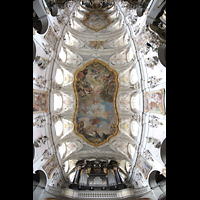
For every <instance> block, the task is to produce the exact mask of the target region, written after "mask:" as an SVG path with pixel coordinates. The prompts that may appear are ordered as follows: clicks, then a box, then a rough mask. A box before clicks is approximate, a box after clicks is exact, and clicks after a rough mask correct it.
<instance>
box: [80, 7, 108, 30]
mask: <svg viewBox="0 0 200 200" xmlns="http://www.w3.org/2000/svg"><path fill="white" fill-rule="evenodd" d="M90 13H93V14H96V13H100V14H101V13H104V14H105V15H106V19H107V20H108V24H107V25H105V26H104V27H103V28H100V29H96V28H92V27H90V26H88V25H87V24H85V23H86V20H87V14H90ZM82 23H83V24H84V25H85V26H86V27H87V28H89V29H91V30H93V31H96V32H98V31H101V30H103V29H104V28H106V27H107V26H109V25H110V24H111V21H110V18H109V14H108V13H105V12H103V11H97V10H95V11H92V12H87V13H84V18H83V21H82Z"/></svg>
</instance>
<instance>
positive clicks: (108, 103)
mask: <svg viewBox="0 0 200 200" xmlns="http://www.w3.org/2000/svg"><path fill="white" fill-rule="evenodd" d="M118 87H119V83H118V73H117V72H116V71H115V70H114V69H111V68H110V67H109V65H108V64H106V63H104V62H103V61H100V60H98V59H94V60H92V61H89V62H88V63H86V64H85V65H84V66H83V67H82V68H81V69H78V70H77V71H76V72H75V74H74V83H73V88H74V93H75V95H76V108H75V112H74V119H73V123H74V125H75V129H74V131H75V133H76V134H77V135H79V136H81V137H82V138H83V139H84V140H86V142H88V143H89V144H92V145H94V146H99V145H102V144H104V143H105V142H107V141H108V140H109V139H110V138H111V137H113V136H115V135H116V134H117V133H118V124H119V116H118V112H117V107H116V97H117V93H118Z"/></svg>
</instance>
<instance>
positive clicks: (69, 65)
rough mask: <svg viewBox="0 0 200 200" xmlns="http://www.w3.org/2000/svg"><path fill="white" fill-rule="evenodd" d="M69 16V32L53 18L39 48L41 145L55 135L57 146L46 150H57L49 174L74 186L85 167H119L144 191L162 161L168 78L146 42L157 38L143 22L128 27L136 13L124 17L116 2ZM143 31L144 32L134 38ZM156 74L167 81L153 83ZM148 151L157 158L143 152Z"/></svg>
mask: <svg viewBox="0 0 200 200" xmlns="http://www.w3.org/2000/svg"><path fill="white" fill-rule="evenodd" d="M121 7H122V6H121ZM62 12H63V13H64V14H63V13H62V15H64V16H67V17H66V18H65V19H64V18H63V19H60V21H61V22H62V23H59V24H62V27H63V28H62V29H60V30H59V29H58V27H56V26H55V24H54V25H53V23H54V21H53V20H54V19H53V18H50V21H52V23H51V25H50V26H49V29H48V30H47V31H46V33H45V34H44V35H43V36H42V37H43V38H42V39H41V37H38V38H39V39H38V40H37V41H38V43H36V47H37V51H36V54H37V55H40V56H37V55H36V59H35V61H34V67H35V66H37V67H35V68H34V79H33V80H34V89H33V114H34V115H35V116H34V123H33V126H34V128H44V129H45V130H44V131H43V132H42V131H40V130H37V131H36V136H37V137H38V138H39V139H40V138H42V136H43V135H44V133H46V132H49V133H51V135H50V134H49V136H48V137H49V138H48V142H51V143H50V145H49V143H48V142H46V141H45V140H44V141H42V140H41V143H42V142H43V144H44V145H45V142H46V145H47V143H48V145H49V146H50V147H49V146H46V147H48V148H49V149H50V148H52V147H55V149H53V148H52V149H53V150H51V152H50V151H49V152H48V151H45V153H44V155H43V157H44V159H45V158H46V159H47V160H48V161H49V162H47V160H46V161H45V162H44V163H45V164H44V165H42V166H45V167H44V168H42V169H44V170H45V172H46V173H47V174H48V177H51V176H53V175H52V174H53V170H55V169H56V168H57V167H58V166H59V167H60V169H61V170H62V173H63V174H64V177H65V178H66V179H70V177H73V176H74V175H73V173H75V165H76V162H77V161H79V160H90V161H91V160H92V161H94V160H100V161H101V162H104V161H106V162H110V160H115V161H117V162H118V164H119V166H120V173H122V174H123V175H124V177H126V178H128V176H129V173H130V171H131V173H133V168H134V167H136V168H137V169H136V170H135V171H134V173H135V174H134V176H135V177H136V180H137V181H138V182H139V183H138V182H137V181H136V182H134V184H135V186H138V187H142V185H143V182H142V181H144V183H145V184H146V182H145V179H147V177H148V174H149V173H150V170H151V169H154V168H153V166H154V165H153V164H152V160H153V161H154V160H155V162H159V161H160V160H159V161H157V160H158V158H157V160H156V159H155V158H152V154H151V152H154V153H155V152H156V153H157V152H158V151H157V148H158V147H159V145H161V142H160V141H163V140H164V138H163V135H164V134H163V133H165V129H164V128H163V127H164V125H165V112H166V105H165V102H166V89H165V86H164V84H163V83H165V78H164V75H165V74H164V73H163V74H164V75H162V73H161V72H163V71H164V70H163V69H161V68H159V67H157V68H156V67H155V66H156V65H157V64H159V65H160V63H159V62H158V59H156V58H155V59H154V57H155V51H152V52H151V55H150V53H149V54H148V53H147V52H148V49H147V47H146V46H145V43H146V42H149V37H150V35H151V34H150V32H149V31H147V30H146V29H145V25H144V24H142V23H143V22H142V23H141V24H137V23H136V26H135V29H134V30H132V29H131V28H130V27H129V25H127V20H128V19H129V18H130V16H132V14H129V15H128V14H127V13H128V12H124V16H125V17H124V16H123V14H122V12H121V8H120V7H119V6H117V4H115V1H112V0H107V1H99V0H94V1H88V0H86V1H84V0H83V1H80V2H79V1H72V2H69V6H67V7H66V10H65V11H63V10H62ZM62 15H61V13H60V16H62ZM126 15H128V17H127V18H126ZM60 16H59V17H60ZM132 17H133V16H132ZM131 20H133V19H132V18H131ZM58 21H59V18H58ZM131 23H132V22H131ZM137 26H140V27H141V29H140V31H138V37H135V38H133V33H134V34H136V33H137V31H136V30H137ZM55 27H56V28H55ZM147 33H148V34H147ZM34 34H35V35H36V36H37V35H38V33H34ZM58 35H59V37H58ZM154 39H155V38H154ZM38 49H39V50H38ZM153 70H154V71H153ZM156 70H157V71H156ZM162 70H163V71H162ZM157 72H158V74H159V75H162V77H156V76H154V74H155V73H157ZM38 74H39V75H40V76H39V75H38ZM44 77H45V78H44ZM157 85H159V87H158V88H156V89H153V88H154V87H156V86H157ZM47 89H48V90H47ZM46 90H47V91H46ZM47 113H48V114H47ZM154 115H155V116H154ZM157 116H158V117H157ZM159 117H160V118H161V119H160V118H159ZM45 123H46V126H49V127H48V128H46V127H45ZM154 127H156V128H158V127H159V128H160V129H162V131H160V132H159V131H157V132H156V131H155V130H152V128H154ZM148 132H150V133H152V135H151V136H150V137H149V135H148ZM45 139H46V138H45ZM144 141H145V142H146V141H147V142H146V143H145V142H144ZM35 144H36V142H35ZM36 145H38V146H39V145H40V140H39V142H38V143H37V144H36ZM152 146H153V147H152ZM147 147H148V148H152V149H150V150H151V152H150V151H149V152H150V153H149V152H148V151H146V153H143V151H144V149H145V148H147ZM154 147H155V148H156V150H155V148H154ZM42 148H43V149H42ZM42 148H41V149H40V150H38V151H37V152H36V154H38V155H39V152H42V151H43V150H44V148H45V147H44V146H42ZM153 148H154V149H153ZM53 152H54V153H53ZM140 154H141V155H140ZM142 154H143V155H142ZM157 154H159V153H157ZM55 155H56V156H55ZM159 159H160V158H159ZM40 160H41V159H40ZM56 160H58V161H59V165H57V164H56ZM146 160H149V161H148V162H147V161H146ZM51 162H52V163H53V162H54V163H53V165H52V166H53V167H54V168H51ZM161 162H162V161H161ZM146 163H147V164H146ZM136 164H137V166H136ZM158 166H159V167H160V169H161V170H163V165H160V164H158ZM145 167H146V168H145ZM161 170H160V171H161ZM140 172H141V173H140ZM131 176H133V174H131ZM142 176H143V178H141V177H142ZM140 180H142V181H140ZM52 182H53V181H52Z"/></svg>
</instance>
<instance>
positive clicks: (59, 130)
mask: <svg viewBox="0 0 200 200" xmlns="http://www.w3.org/2000/svg"><path fill="white" fill-rule="evenodd" d="M55 129H56V135H57V136H58V137H59V136H61V134H62V133H63V123H62V121H61V120H58V121H57V122H56V123H55Z"/></svg>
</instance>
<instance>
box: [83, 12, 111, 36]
mask: <svg viewBox="0 0 200 200" xmlns="http://www.w3.org/2000/svg"><path fill="white" fill-rule="evenodd" d="M108 16H109V15H108V13H104V12H103V11H91V12H87V13H84V19H83V21H82V22H83V24H84V25H85V26H86V27H87V28H89V29H91V30H94V31H96V32H97V31H100V30H102V29H104V28H106V27H107V26H108V25H110V23H111V21H110V19H109V17H108Z"/></svg>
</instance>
